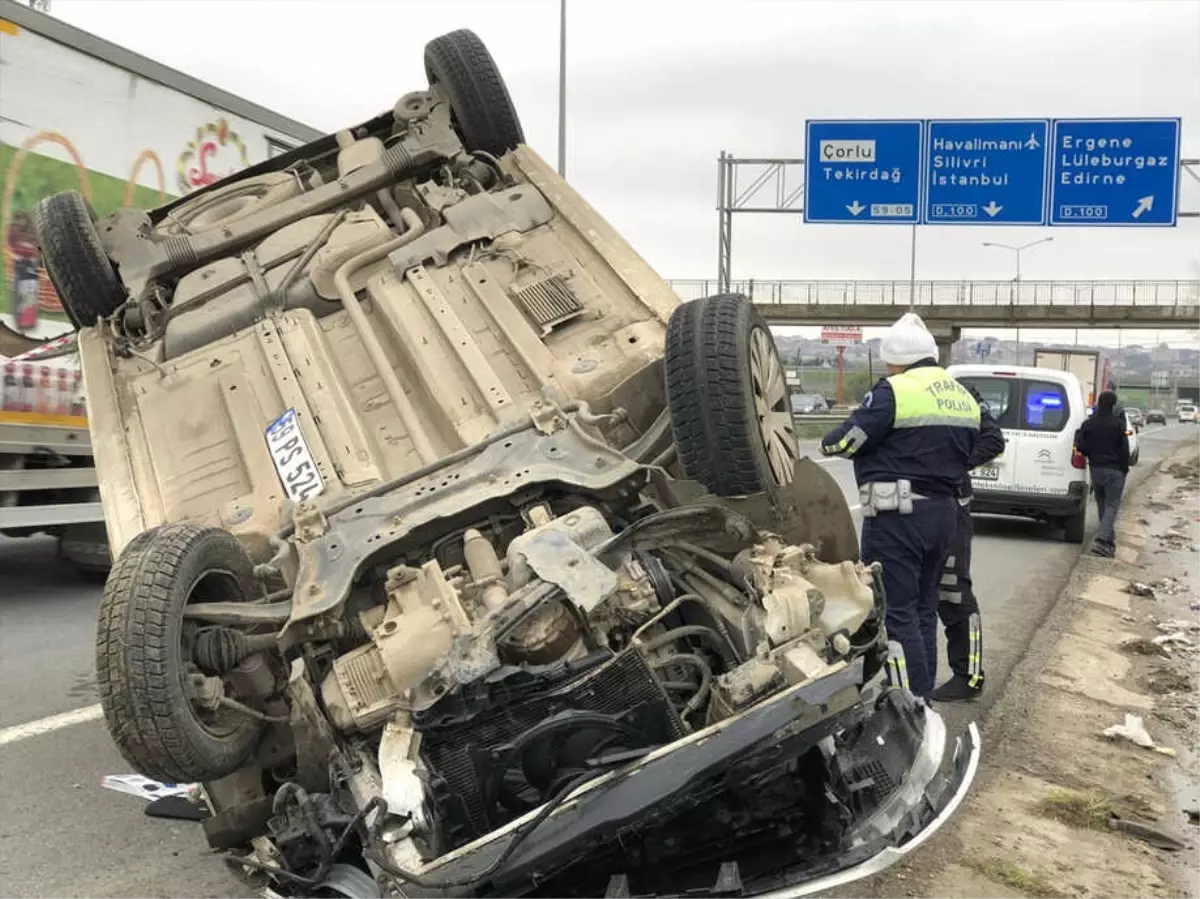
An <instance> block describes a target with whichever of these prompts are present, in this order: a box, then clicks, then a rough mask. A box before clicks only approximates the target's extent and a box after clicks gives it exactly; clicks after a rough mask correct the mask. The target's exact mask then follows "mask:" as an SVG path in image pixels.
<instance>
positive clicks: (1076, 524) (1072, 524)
mask: <svg viewBox="0 0 1200 899" xmlns="http://www.w3.org/2000/svg"><path fill="white" fill-rule="evenodd" d="M1086 528H1087V505H1086V504H1085V505H1084V507H1083V508H1082V509H1080V510H1079V511H1078V512H1077V513H1075V514H1074V515H1071V516H1069V517H1067V518H1064V519H1063V539H1064V540H1066V542H1067V543H1075V544H1080V545H1082V543H1083V532H1084V530H1085V529H1086Z"/></svg>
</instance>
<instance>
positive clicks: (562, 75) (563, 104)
mask: <svg viewBox="0 0 1200 899" xmlns="http://www.w3.org/2000/svg"><path fill="white" fill-rule="evenodd" d="M558 177H560V178H566V177H567V0H559V3H558Z"/></svg>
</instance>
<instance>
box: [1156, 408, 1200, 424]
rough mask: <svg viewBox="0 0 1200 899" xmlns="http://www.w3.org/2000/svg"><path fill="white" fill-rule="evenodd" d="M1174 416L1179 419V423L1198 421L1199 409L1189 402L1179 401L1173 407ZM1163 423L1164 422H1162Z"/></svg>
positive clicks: (1199, 418)
mask: <svg viewBox="0 0 1200 899" xmlns="http://www.w3.org/2000/svg"><path fill="white" fill-rule="evenodd" d="M1175 417H1176V418H1178V419H1179V423H1180V424H1183V423H1184V422H1191V423H1193V424H1194V423H1195V422H1198V421H1200V411H1198V410H1197V409H1196V407H1195V406H1193V405H1192V404H1191V403H1180V404H1179V405H1178V406H1176V407H1175ZM1164 424H1165V422H1164Z"/></svg>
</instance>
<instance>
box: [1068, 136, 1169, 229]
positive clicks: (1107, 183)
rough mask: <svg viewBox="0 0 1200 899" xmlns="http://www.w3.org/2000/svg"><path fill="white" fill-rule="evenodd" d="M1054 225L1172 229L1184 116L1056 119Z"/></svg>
mask: <svg viewBox="0 0 1200 899" xmlns="http://www.w3.org/2000/svg"><path fill="white" fill-rule="evenodd" d="M1051 153H1052V161H1051V179H1050V224H1051V225H1108V226H1127V227H1134V226H1138V227H1171V226H1173V225H1174V224H1175V214H1176V203H1177V197H1178V193H1179V119H1056V120H1055V121H1054V136H1053V140H1052V142H1051Z"/></svg>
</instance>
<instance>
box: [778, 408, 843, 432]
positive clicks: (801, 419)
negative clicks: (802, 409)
mask: <svg viewBox="0 0 1200 899" xmlns="http://www.w3.org/2000/svg"><path fill="white" fill-rule="evenodd" d="M853 411H854V410H853V409H847V410H846V411H845V412H823V413H815V414H812V415H799V414H797V415H793V416H792V418H793V419H794V420H795V422H796V424H798V425H824V426H826V427H830V428H832V427H833V426H834V425H840V424H841V423H842V422H844V421H845V420H846V416H847V415H849V414H850V413H851V412H853Z"/></svg>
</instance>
